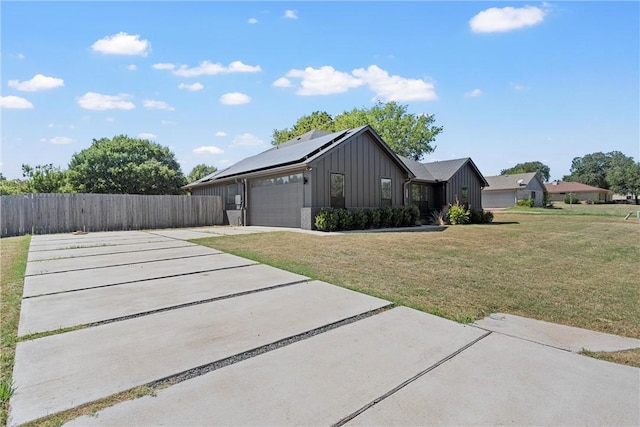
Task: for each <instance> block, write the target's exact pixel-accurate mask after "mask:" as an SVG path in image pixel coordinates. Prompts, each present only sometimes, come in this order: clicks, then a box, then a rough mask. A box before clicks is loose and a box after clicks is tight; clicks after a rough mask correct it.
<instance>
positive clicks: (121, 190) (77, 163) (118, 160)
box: [67, 135, 186, 194]
mask: <svg viewBox="0 0 640 427" xmlns="http://www.w3.org/2000/svg"><path fill="white" fill-rule="evenodd" d="M67 173H68V179H69V183H70V184H71V186H72V187H73V189H74V190H76V191H77V192H79V193H111V194H183V193H184V191H183V190H182V188H181V187H182V186H183V185H185V182H186V181H185V177H184V175H183V174H182V171H181V170H180V165H179V164H178V162H177V161H176V158H175V154H173V152H171V150H169V148H168V147H164V146H162V145H160V144H157V143H154V142H151V141H149V140H146V139H136V138H129V137H128V136H126V135H118V136H115V137H113V138H112V139H108V138H102V139H94V140H93V143H92V144H91V146H90V147H89V148H86V149H84V150H82V151H80V152H79V153H76V154H74V155H73V157H72V158H71V162H70V163H69V169H68V172H67Z"/></svg>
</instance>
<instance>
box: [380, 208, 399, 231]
mask: <svg viewBox="0 0 640 427" xmlns="http://www.w3.org/2000/svg"><path fill="white" fill-rule="evenodd" d="M395 221H396V220H395V210H394V209H393V208H392V207H391V206H385V207H383V208H382V209H380V225H381V226H382V227H384V228H389V227H393V226H394V225H395Z"/></svg>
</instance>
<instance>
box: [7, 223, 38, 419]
mask: <svg viewBox="0 0 640 427" xmlns="http://www.w3.org/2000/svg"><path fill="white" fill-rule="evenodd" d="M30 241H31V237H30V236H22V237H9V238H5V239H0V255H1V257H2V264H1V269H0V311H1V312H2V316H0V368H1V372H0V424H1V425H3V426H4V425H6V424H7V412H8V408H9V398H10V397H11V395H12V394H13V390H14V389H15V385H14V384H13V380H12V374H13V360H14V357H15V352H16V343H17V341H18V339H17V336H18V322H19V320H20V304H21V302H22V288H23V283H24V272H25V269H26V267H27V253H28V251H29V243H30Z"/></svg>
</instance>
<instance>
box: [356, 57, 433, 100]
mask: <svg viewBox="0 0 640 427" xmlns="http://www.w3.org/2000/svg"><path fill="white" fill-rule="evenodd" d="M353 75H354V76H356V77H359V78H360V79H361V80H362V81H363V82H365V83H366V84H367V85H368V86H369V88H370V89H371V90H373V91H374V92H375V94H376V98H378V99H381V100H382V101H384V102H390V101H401V102H403V101H433V100H436V99H438V96H437V95H436V91H435V86H434V85H433V83H430V82H426V81H424V80H420V79H408V78H405V77H400V76H390V75H389V73H388V72H387V71H385V70H383V69H381V68H379V67H378V66H377V65H370V66H369V68H367V69H366V70H365V69H364V68H359V69H357V70H353Z"/></svg>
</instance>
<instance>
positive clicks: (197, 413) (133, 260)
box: [9, 227, 640, 426]
mask: <svg viewBox="0 0 640 427" xmlns="http://www.w3.org/2000/svg"><path fill="white" fill-rule="evenodd" d="M272 230H273V229H270V228H267V227H259V228H258V227H256V228H253V227H244V228H239V227H204V228H199V229H186V230H154V231H150V232H141V231H129V232H109V233H89V234H86V235H70V234H66V235H49V236H33V237H32V244H31V248H30V252H29V263H28V267H27V271H28V273H29V275H28V276H27V277H26V278H25V288H24V296H23V304H22V311H21V318H20V325H19V335H20V336H27V335H29V334H33V333H39V332H47V331H49V332H51V331H53V332H54V333H53V334H52V335H49V336H45V337H41V338H36V339H28V340H25V341H22V342H19V343H18V345H17V349H16V360H15V368H14V381H15V383H16V385H17V391H16V393H15V394H14V396H13V398H12V399H11V402H10V403H11V409H10V414H9V425H12V426H13V425H19V424H22V423H26V422H29V421H33V420H36V419H38V418H40V417H43V416H46V415H50V414H54V413H57V412H60V411H63V410H66V409H72V408H75V407H77V406H80V405H82V404H85V403H89V402H92V401H95V400H98V399H102V398H104V397H107V396H110V395H112V394H115V393H119V392H123V391H126V390H129V389H131V388H134V387H137V386H141V385H154V384H157V383H159V382H162V381H170V383H172V384H174V385H171V386H169V387H167V388H161V389H159V390H158V391H157V393H156V395H155V396H146V397H143V398H140V399H135V400H130V401H126V402H123V403H120V404H116V405H114V406H112V407H109V408H106V409H104V410H102V411H100V412H98V413H97V414H96V415H95V416H86V417H80V418H78V419H76V420H74V421H72V422H70V423H69V425H82V426H85V425H108V426H117V425H160V424H164V425H327V424H336V425H343V424H354V425H493V424H512V425H534V424H536V425H540V424H545V425H550V424H556V425H557V424H574V425H575V424H582V425H638V424H640V403H639V401H640V399H639V398H640V396H639V394H640V369H637V368H631V367H626V366H622V365H616V364H612V363H608V362H602V361H599V360H595V359H590V358H588V357H585V356H581V355H578V354H575V353H571V352H569V351H565V350H561V349H569V350H576V349H577V347H580V348H579V349H581V348H582V347H586V348H589V349H591V350H603V349H604V350H607V349H619V348H621V347H624V348H628V346H632V347H633V346H637V344H638V342H637V341H638V340H630V339H621V338H620V337H612V336H608V335H606V334H596V333H592V332H591V331H584V330H576V328H567V327H561V326H559V325H553V324H547V323H546V322H541V323H542V324H541V323H539V321H528V320H529V319H522V318H517V317H516V316H510V315H495V316H493V317H492V318H489V319H484V320H483V321H479V322H477V324H476V325H467V326H465V325H461V324H458V323H455V322H451V321H448V320H445V319H442V318H439V317H436V316H432V315H429V314H425V313H422V312H418V311H415V310H412V309H408V308H404V307H397V308H391V309H389V307H390V303H389V302H387V301H384V300H381V299H378V298H374V297H370V296H366V295H362V294H358V293H356V292H352V291H349V290H346V289H344V288H339V287H336V286H333V285H330V284H327V283H323V282H319V281H312V280H309V279H308V278H306V277H304V276H300V275H297V274H293V273H289V272H286V271H282V270H279V269H275V268H273V267H269V266H266V265H262V264H257V263H255V262H253V261H249V260H246V259H243V258H240V257H236V256H233V255H228V254H224V253H220V252H219V251H216V250H213V249H209V248H205V247H202V246H197V245H193V244H191V243H188V242H185V241H184V240H185V239H192V238H200V237H216V236H220V235H223V234H241V233H247V232H269V231H272ZM275 230H277V231H282V229H275ZM298 232H299V230H298ZM322 234H323V235H326V233H322ZM496 322H497V323H496ZM74 327H80V328H81V329H77V330H69V329H62V330H60V329H61V328H74ZM549 331H553V332H549ZM550 337H552V339H551V338H550ZM579 349H578V350H579Z"/></svg>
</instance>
